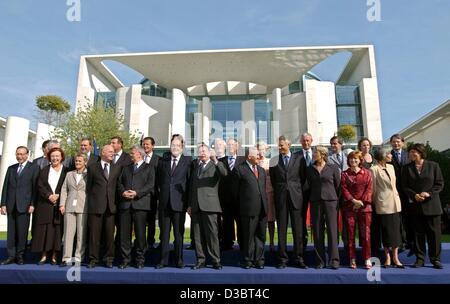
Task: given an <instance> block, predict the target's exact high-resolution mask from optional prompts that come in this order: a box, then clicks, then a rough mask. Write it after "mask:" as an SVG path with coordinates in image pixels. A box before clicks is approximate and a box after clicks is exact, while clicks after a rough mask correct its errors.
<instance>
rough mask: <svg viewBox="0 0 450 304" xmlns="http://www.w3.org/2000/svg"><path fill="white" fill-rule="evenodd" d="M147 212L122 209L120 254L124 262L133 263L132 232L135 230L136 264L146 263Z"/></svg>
mask: <svg viewBox="0 0 450 304" xmlns="http://www.w3.org/2000/svg"><path fill="white" fill-rule="evenodd" d="M147 214H148V211H147V210H135V209H132V208H128V209H121V210H120V211H119V215H120V228H121V229H120V234H121V235H120V253H121V256H122V262H124V263H130V261H131V249H132V242H131V238H132V232H133V228H134V234H135V236H136V240H135V242H134V245H135V249H136V262H142V263H144V261H145V256H144V254H145V248H146V243H147V242H146V240H145V227H146V222H147Z"/></svg>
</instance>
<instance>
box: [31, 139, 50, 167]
mask: <svg viewBox="0 0 450 304" xmlns="http://www.w3.org/2000/svg"><path fill="white" fill-rule="evenodd" d="M49 142H50V139H47V140H45V141H44V142H43V143H42V153H43V154H42V156H41V157H38V158H35V159H34V160H33V165H36V166H37V167H38V168H39V169H42V168H44V167H45V166H48V165H49V164H50V163H49V161H48V160H47V153H48V151H50V149H49V148H48V143H49Z"/></svg>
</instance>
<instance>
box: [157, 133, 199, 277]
mask: <svg viewBox="0 0 450 304" xmlns="http://www.w3.org/2000/svg"><path fill="white" fill-rule="evenodd" d="M183 149H184V139H183V137H182V136H181V135H176V136H172V140H171V142H170V154H169V155H168V157H165V158H163V159H162V160H160V161H159V163H158V170H157V179H156V180H157V185H158V192H159V206H158V212H159V229H160V237H161V245H160V247H161V261H160V262H159V263H158V264H157V265H156V267H155V268H156V269H161V268H164V267H165V266H167V265H168V264H169V253H170V245H169V239H170V229H171V227H172V226H173V234H174V237H175V242H174V245H175V266H176V267H177V268H184V263H183V235H184V221H185V218H186V208H187V199H188V193H189V189H188V186H189V177H190V168H191V162H192V159H191V157H190V156H185V155H183V154H182V153H183Z"/></svg>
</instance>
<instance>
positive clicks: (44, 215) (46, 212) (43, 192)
mask: <svg viewBox="0 0 450 304" xmlns="http://www.w3.org/2000/svg"><path fill="white" fill-rule="evenodd" d="M61 170H62V171H61V175H60V177H59V181H58V185H57V186H56V189H55V193H53V191H52V188H51V187H50V184H49V183H48V175H49V172H50V165H49V166H47V167H45V168H44V169H42V170H41V171H40V172H39V177H38V179H37V191H38V199H37V203H36V206H35V208H36V209H35V211H34V213H33V214H34V216H35V217H36V224H38V225H40V224H50V223H52V221H53V222H54V223H55V224H59V223H60V222H61V219H62V215H61V213H60V212H59V200H58V202H57V203H56V205H53V204H52V203H50V201H49V200H48V197H49V196H50V195H52V194H61V188H62V185H63V183H64V180H65V178H66V174H67V172H68V171H67V167H65V166H62V169H61Z"/></svg>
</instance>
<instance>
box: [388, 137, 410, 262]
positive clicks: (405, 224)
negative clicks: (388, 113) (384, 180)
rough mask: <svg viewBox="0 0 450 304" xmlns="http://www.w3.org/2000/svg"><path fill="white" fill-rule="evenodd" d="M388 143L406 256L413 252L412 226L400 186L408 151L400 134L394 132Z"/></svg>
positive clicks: (406, 199)
mask: <svg viewBox="0 0 450 304" xmlns="http://www.w3.org/2000/svg"><path fill="white" fill-rule="evenodd" d="M390 143H391V146H392V150H391V155H392V161H391V164H392V165H393V166H394V170H395V177H396V181H397V191H398V194H399V196H400V201H401V203H402V211H401V227H400V230H401V231H400V233H401V236H402V243H403V245H402V246H401V249H403V248H407V249H410V251H409V253H408V256H411V255H413V254H414V246H415V245H414V238H415V236H414V227H413V222H412V215H411V210H410V209H411V208H410V204H409V200H408V195H407V194H406V193H405V191H404V190H403V188H402V174H401V172H402V168H403V167H405V166H406V165H407V164H409V162H410V160H409V157H408V151H406V150H405V149H404V148H403V147H404V145H405V139H404V138H403V137H402V136H401V135H400V134H394V135H392V136H391V138H390Z"/></svg>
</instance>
